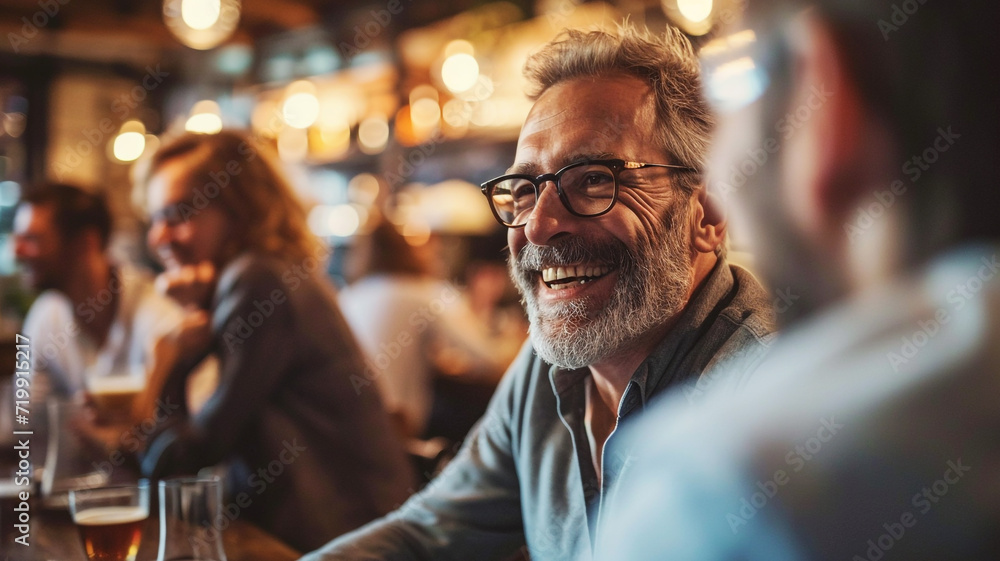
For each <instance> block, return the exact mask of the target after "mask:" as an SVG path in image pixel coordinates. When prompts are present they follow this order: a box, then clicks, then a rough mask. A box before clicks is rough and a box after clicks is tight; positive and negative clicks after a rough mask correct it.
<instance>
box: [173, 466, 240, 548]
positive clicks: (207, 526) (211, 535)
mask: <svg viewBox="0 0 1000 561" xmlns="http://www.w3.org/2000/svg"><path fill="white" fill-rule="evenodd" d="M224 520H227V519H225V518H224V517H223V515H222V483H221V482H220V480H219V478H218V477H196V478H175V479H165V480H163V481H160V550H159V554H158V555H157V561H226V553H225V551H223V549H222V530H223V528H224V526H225V525H224V524H220V522H221V521H224Z"/></svg>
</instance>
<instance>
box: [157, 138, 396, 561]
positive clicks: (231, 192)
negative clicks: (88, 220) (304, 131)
mask: <svg viewBox="0 0 1000 561" xmlns="http://www.w3.org/2000/svg"><path fill="white" fill-rule="evenodd" d="M144 179H145V180H144V181H142V182H141V184H140V187H142V188H143V189H144V190H145V194H146V197H147V204H148V207H149V211H150V214H151V221H152V225H151V228H150V231H149V236H148V242H149V246H150V248H151V250H152V251H153V252H154V253H155V254H156V255H157V256H159V258H160V259H161V260H162V261H163V263H164V265H165V266H166V272H165V273H164V277H163V278H164V279H165V282H166V284H167V285H168V289H167V291H168V293H169V294H171V295H173V296H174V297H175V298H177V299H178V300H179V301H180V302H182V303H183V304H184V305H185V306H186V307H187V309H188V310H189V312H190V314H191V315H190V316H189V317H188V320H187V322H186V324H185V330H184V331H183V332H182V333H181V334H179V335H178V336H177V337H176V341H178V342H179V344H177V345H175V346H174V352H175V356H174V360H173V361H172V366H171V367H170V368H169V369H167V370H164V371H161V372H159V373H158V374H159V375H160V376H161V379H158V380H157V382H158V383H160V384H161V385H162V388H163V389H162V396H163V398H164V399H167V398H170V397H172V396H173V397H174V401H175V402H176V401H177V399H176V396H177V395H178V394H179V393H180V392H182V391H183V386H184V383H185V381H186V378H187V376H188V374H189V372H190V368H191V365H192V364H195V363H196V362H198V361H199V360H200V359H201V358H202V357H203V356H204V355H205V354H207V353H210V352H211V353H216V354H217V355H218V359H219V385H218V389H217V390H216V391H215V393H214V394H213V395H212V396H211V397H210V398H209V399H208V402H207V403H206V404H205V406H204V408H203V409H202V411H201V412H200V413H198V414H197V415H194V416H192V415H189V414H188V412H187V411H185V410H181V411H178V412H177V413H175V414H173V415H171V416H170V417H169V418H167V419H166V420H165V421H164V422H163V423H161V424H160V425H159V426H158V427H157V429H156V431H155V432H154V433H153V435H152V436H151V437H150V439H149V443H148V446H147V448H146V450H145V451H144V454H142V457H141V466H142V472H143V474H144V475H146V476H149V477H162V476H166V475H174V474H192V473H195V472H197V471H198V470H199V469H200V468H203V467H206V466H211V465H213V464H216V463H219V462H223V461H227V462H228V463H229V466H230V473H229V477H230V479H229V485H230V487H231V488H232V489H233V493H234V498H233V499H231V500H236V501H237V504H240V506H241V507H243V508H242V512H243V513H244V514H241V516H243V515H245V516H246V517H247V518H248V519H249V520H252V521H254V522H256V523H257V524H259V525H261V526H262V527H263V528H265V529H266V530H268V531H269V532H271V533H273V534H275V535H277V536H278V537H279V538H281V539H283V540H285V541H286V542H288V543H289V544H290V545H292V546H293V547H296V548H299V549H307V548H310V547H315V546H316V545H318V544H320V543H322V542H324V541H326V540H329V539H330V538H332V537H335V536H337V535H340V534H342V533H344V532H346V531H348V530H351V529H353V528H356V527H357V526H360V525H361V524H363V523H365V522H367V521H369V520H371V519H373V518H375V517H377V516H380V515H382V514H385V513H386V512H388V511H389V510H391V509H392V508H393V507H394V506H396V505H398V504H399V503H400V502H401V501H403V500H404V499H405V498H406V497H407V495H408V494H409V489H410V485H411V482H412V469H411V466H410V465H409V462H408V459H407V457H406V456H405V454H404V452H403V448H402V444H401V442H400V441H399V439H398V438H397V436H396V432H395V431H394V430H393V428H392V424H391V422H390V419H389V416H388V415H387V414H386V412H385V410H384V409H383V408H382V404H381V401H380V400H379V396H378V393H377V392H361V393H360V394H359V393H358V392H356V391H355V388H354V386H353V385H352V383H351V378H352V377H355V376H358V377H360V376H363V370H364V359H363V358H362V354H361V351H360V349H359V347H358V345H357V343H356V342H355V340H354V337H353V336H352V335H351V332H350V330H349V328H348V327H347V324H346V323H345V321H344V319H343V317H342V316H341V314H340V310H339V309H338V308H337V303H336V295H335V294H334V290H333V287H332V285H331V284H330V283H329V281H328V280H327V279H326V278H325V277H324V269H323V262H324V259H325V257H326V255H327V250H326V248H325V247H324V246H323V245H322V244H321V243H320V241H319V240H318V239H316V238H315V237H314V236H313V235H312V234H311V233H310V232H309V231H308V228H307V226H306V219H305V217H306V215H305V211H304V210H303V208H302V207H301V205H300V203H299V201H298V200H297V199H296V198H295V196H294V194H293V192H292V188H291V186H290V185H289V184H288V182H287V180H286V179H285V178H284V177H283V176H282V175H281V174H280V173H279V171H278V168H277V167H276V164H274V163H273V158H272V157H271V155H270V153H268V152H266V151H265V149H264V148H263V147H262V146H259V145H257V144H256V143H255V142H254V141H252V140H251V139H249V138H247V137H245V136H244V135H243V134H240V133H236V132H231V131H223V132H220V133H218V134H213V135H201V134H185V135H183V136H180V137H179V138H176V139H174V140H172V141H167V142H165V143H164V145H163V146H162V147H161V148H160V149H159V150H158V151H157V152H156V153H155V154H154V155H153V157H152V160H151V162H149V169H148V170H147V172H146V173H145V177H144ZM241 497H242V498H241ZM244 503H247V504H248V505H249V506H247V505H246V504H244Z"/></svg>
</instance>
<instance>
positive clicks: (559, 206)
mask: <svg viewBox="0 0 1000 561" xmlns="http://www.w3.org/2000/svg"><path fill="white" fill-rule="evenodd" d="M539 190H540V192H539V193H538V200H537V201H535V208H533V209H531V214H530V215H528V222H527V223H526V224H525V225H524V236H525V237H526V238H527V239H528V241H530V242H531V243H533V244H535V245H549V244H550V242H551V241H552V240H554V239H556V238H559V237H562V236H563V235H566V234H568V233H570V232H571V231H572V230H573V229H575V228H577V227H578V224H579V221H580V218H579V217H577V216H573V215H572V214H571V213H570V212H569V209H567V208H566V206H565V205H563V202H562V199H560V198H559V193H558V191H557V190H556V185H555V183H553V182H552V181H546V182H545V183H543V184H542V185H541V186H540V187H539Z"/></svg>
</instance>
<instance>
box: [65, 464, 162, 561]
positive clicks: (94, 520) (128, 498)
mask: <svg viewBox="0 0 1000 561" xmlns="http://www.w3.org/2000/svg"><path fill="white" fill-rule="evenodd" d="M69 510H70V513H71V514H72V515H73V522H74V523H76V526H77V528H78V529H79V530H80V539H82V540H83V549H84V551H86V553H87V559H88V560H90V561H135V556H136V554H137V553H138V552H139V543H140V542H141V541H142V528H143V526H145V524H146V519H147V518H149V484H148V483H147V482H146V481H140V482H139V483H134V484H131V485H115V486H110V487H100V488H96V489H71V490H70V491H69Z"/></svg>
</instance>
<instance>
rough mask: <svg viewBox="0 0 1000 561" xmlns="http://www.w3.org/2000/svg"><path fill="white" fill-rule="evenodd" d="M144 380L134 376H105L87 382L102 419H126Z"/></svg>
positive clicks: (143, 384) (92, 399)
mask: <svg viewBox="0 0 1000 561" xmlns="http://www.w3.org/2000/svg"><path fill="white" fill-rule="evenodd" d="M144 386H145V380H144V379H143V378H141V377H136V376H106V377H101V378H94V379H92V380H90V381H88V382H87V390H88V392H89V393H90V399H91V401H93V402H94V406H95V407H96V408H97V411H98V414H99V416H100V417H101V418H102V419H127V418H128V416H129V415H130V414H131V413H132V406H133V404H134V403H135V399H136V397H137V396H138V395H139V393H140V392H142V390H143V387H144Z"/></svg>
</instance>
